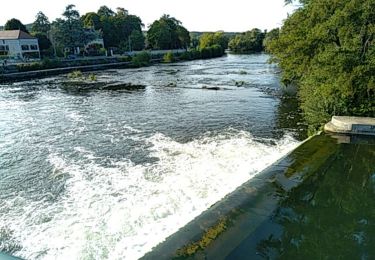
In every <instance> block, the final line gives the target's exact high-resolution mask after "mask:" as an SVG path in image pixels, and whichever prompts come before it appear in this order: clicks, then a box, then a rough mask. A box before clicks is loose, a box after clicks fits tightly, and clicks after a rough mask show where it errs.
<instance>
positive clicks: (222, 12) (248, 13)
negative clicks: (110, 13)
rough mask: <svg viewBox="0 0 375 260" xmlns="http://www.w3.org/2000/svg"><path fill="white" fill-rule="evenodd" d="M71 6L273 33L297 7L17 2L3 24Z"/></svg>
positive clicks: (206, 1) (123, 0)
mask: <svg viewBox="0 0 375 260" xmlns="http://www.w3.org/2000/svg"><path fill="white" fill-rule="evenodd" d="M3 1H5V0H3ZM68 4H74V5H75V6H76V8H77V9H78V10H79V12H80V13H81V15H83V14H85V13H87V12H96V11H97V10H98V9H99V7H100V6H102V5H107V6H108V7H110V8H111V9H113V10H115V9H116V7H123V8H125V9H127V10H128V11H129V13H131V14H135V15H137V16H139V17H140V18H141V19H142V21H143V23H144V24H145V25H146V26H147V25H149V24H151V23H152V22H153V21H154V20H157V19H158V18H160V17H161V16H162V15H163V14H169V15H171V16H173V17H175V18H177V19H178V20H180V21H181V22H182V24H183V26H185V27H186V28H187V29H188V30H189V31H219V30H224V31H228V32H243V31H247V30H250V29H252V28H259V29H262V30H264V29H268V30H270V29H273V28H275V27H280V26H281V25H282V21H283V20H284V19H285V18H286V17H287V15H288V13H289V14H290V13H292V12H293V7H292V6H285V4H284V0H230V1H218V0H215V1H213V0H189V1H178V0H157V1H156V0H13V1H7V3H6V4H5V5H2V7H1V8H0V24H1V25H3V24H5V22H6V21H7V20H9V19H11V18H17V19H19V20H21V22H22V23H24V24H28V23H32V22H33V21H34V20H35V15H36V14H37V12H38V11H42V12H43V13H44V14H46V15H47V16H48V17H49V19H50V21H52V20H54V19H56V18H58V17H60V16H61V13H63V11H64V9H65V6H67V5H68Z"/></svg>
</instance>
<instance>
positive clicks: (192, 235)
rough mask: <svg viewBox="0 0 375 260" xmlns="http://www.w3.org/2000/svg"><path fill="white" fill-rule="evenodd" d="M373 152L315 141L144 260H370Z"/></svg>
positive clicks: (335, 140) (331, 140) (331, 139)
mask: <svg viewBox="0 0 375 260" xmlns="http://www.w3.org/2000/svg"><path fill="white" fill-rule="evenodd" d="M343 140H344V142H343ZM374 145H375V138H371V137H358V136H357V137H356V138H353V139H351V140H350V138H349V139H348V138H343V137H342V136H335V135H325V134H322V135H318V136H314V137H312V138H311V139H310V140H308V141H306V142H305V143H303V144H302V145H301V146H299V147H298V148H297V149H295V150H294V151H293V152H292V153H290V154H289V155H287V156H286V157H284V158H283V159H281V160H279V161H278V162H276V163H274V164H273V165H272V166H271V167H269V168H268V169H266V170H265V171H263V172H262V173H260V174H258V175H257V176H256V177H254V178H253V179H251V180H250V181H248V182H247V183H245V184H244V185H242V186H241V187H239V188H238V189H237V190H236V191H235V192H233V193H232V194H230V195H228V196H227V197H226V198H225V199H223V200H222V201H220V202H218V203H216V204H215V205H214V206H212V207H211V208H210V209H209V210H207V211H206V212H204V213H203V214H202V215H200V216H199V217H197V218H196V219H195V220H193V221H192V222H190V223H189V224H188V225H186V226H185V227H184V228H182V229H181V230H180V231H178V232H177V233H175V234H174V235H172V236H170V237H169V238H168V239H167V240H166V241H165V242H163V243H162V244H160V245H159V246H157V247H156V248H154V249H153V251H151V252H150V253H148V254H146V255H145V256H144V257H143V259H172V258H173V259H176V258H186V257H191V258H199V259H263V258H280V257H281V258H287V259H295V258H304V259H315V258H318V256H325V257H328V258H335V257H337V256H338V255H339V256H341V257H343V258H351V259H355V258H360V256H361V255H363V254H364V255H366V256H368V257H369V258H372V257H374V256H375V250H374V248H373V247H372V246H371V242H370V241H371V237H373V236H374V234H375V229H374V227H373V225H371V224H369V223H372V222H373V221H374V220H375V219H374V216H373V215H372V214H371V210H372V209H373V208H374V206H375V205H374V202H373V199H372V198H373V189H372V185H373V181H371V180H373V178H374V172H373V170H374V169H371V167H370V166H371V165H374V164H375V159H374V157H373V154H372V152H373V148H374ZM337 183H340V184H339V185H338V184H337ZM358 201H360V202H361V203H358ZM338 202H339V203H338ZM370 205H372V206H370ZM349 226H350V228H348V227H349ZM358 239H360V241H363V242H362V243H360V242H359V240H358ZM315 245H319V246H315ZM338 249H339V250H338Z"/></svg>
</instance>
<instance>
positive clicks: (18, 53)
mask: <svg viewBox="0 0 375 260" xmlns="http://www.w3.org/2000/svg"><path fill="white" fill-rule="evenodd" d="M0 55H6V56H8V57H10V58H14V59H21V60H24V59H40V51H39V44H38V39H37V38H35V37H32V36H31V35H30V34H28V33H26V32H23V31H20V30H10V31H0Z"/></svg>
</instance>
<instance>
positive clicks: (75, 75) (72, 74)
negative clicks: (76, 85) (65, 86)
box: [68, 70, 83, 79]
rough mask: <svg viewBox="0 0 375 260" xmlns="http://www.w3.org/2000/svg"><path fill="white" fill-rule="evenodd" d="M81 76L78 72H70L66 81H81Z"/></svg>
mask: <svg viewBox="0 0 375 260" xmlns="http://www.w3.org/2000/svg"><path fill="white" fill-rule="evenodd" d="M82 78H83V74H82V72H81V71H80V70H75V71H72V72H70V73H69V74H68V79H82Z"/></svg>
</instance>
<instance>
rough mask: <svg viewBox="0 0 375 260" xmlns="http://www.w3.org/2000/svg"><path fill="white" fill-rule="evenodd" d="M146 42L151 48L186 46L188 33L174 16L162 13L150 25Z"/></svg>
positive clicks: (165, 48)
mask: <svg viewBox="0 0 375 260" xmlns="http://www.w3.org/2000/svg"><path fill="white" fill-rule="evenodd" d="M147 42H148V44H149V47H151V48H153V49H161V50H168V49H180V48H187V47H188V46H189V45H190V34H189V32H188V30H187V29H186V28H185V27H183V26H182V25H181V22H180V21H178V20H177V19H176V18H174V17H170V16H169V15H163V16H162V17H161V18H160V19H159V20H157V21H155V22H153V23H152V24H151V25H150V27H149V30H148V32H147Z"/></svg>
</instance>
